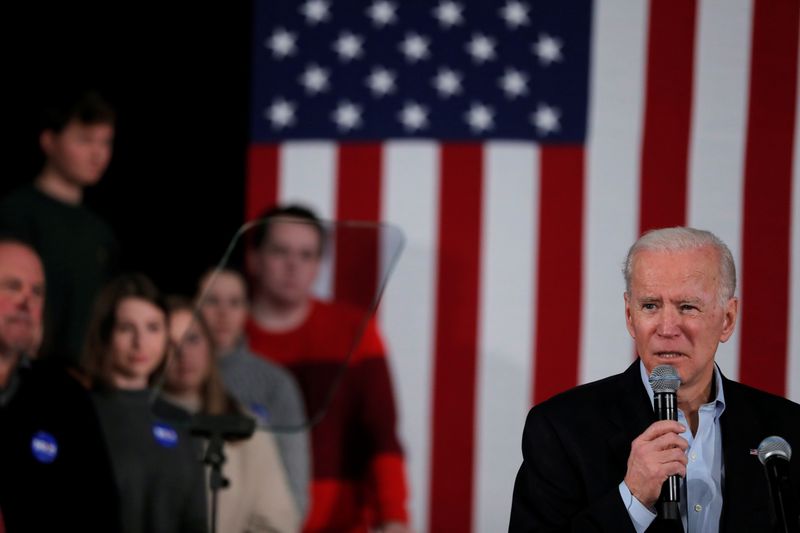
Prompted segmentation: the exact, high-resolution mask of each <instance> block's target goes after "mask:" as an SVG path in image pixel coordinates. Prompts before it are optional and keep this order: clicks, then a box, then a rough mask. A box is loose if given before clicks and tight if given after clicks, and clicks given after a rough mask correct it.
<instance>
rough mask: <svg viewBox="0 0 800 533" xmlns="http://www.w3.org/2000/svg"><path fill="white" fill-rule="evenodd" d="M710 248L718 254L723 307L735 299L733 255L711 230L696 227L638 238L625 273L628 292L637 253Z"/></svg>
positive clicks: (649, 232) (656, 232) (623, 269)
mask: <svg viewBox="0 0 800 533" xmlns="http://www.w3.org/2000/svg"><path fill="white" fill-rule="evenodd" d="M706 246H710V247H711V248H714V249H715V250H716V251H717V253H718V254H719V269H720V277H719V290H718V294H719V298H720V302H721V303H722V304H724V303H725V302H727V301H728V300H729V299H730V298H732V297H733V295H734V293H735V292H736V265H735V264H734V262H733V255H732V254H731V251H730V249H729V248H728V246H727V245H726V244H725V243H724V242H722V240H720V238H719V237H717V236H716V235H714V234H713V233H711V232H710V231H706V230H700V229H695V228H686V227H679V226H678V227H674V228H662V229H656V230H651V231H648V232H647V233H645V234H644V235H642V236H641V237H639V239H638V240H637V241H636V242H635V243H633V246H631V248H630V250H628V256H627V257H626V258H625V264H624V266H623V268H622V274H623V275H624V276H625V291H626V292H627V293H628V294H630V292H631V276H632V275H633V260H634V259H635V257H636V254H637V253H639V252H641V251H643V250H652V251H657V252H678V251H682V250H693V249H696V248H705V247H706Z"/></svg>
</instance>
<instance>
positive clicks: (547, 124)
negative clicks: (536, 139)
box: [531, 103, 561, 135]
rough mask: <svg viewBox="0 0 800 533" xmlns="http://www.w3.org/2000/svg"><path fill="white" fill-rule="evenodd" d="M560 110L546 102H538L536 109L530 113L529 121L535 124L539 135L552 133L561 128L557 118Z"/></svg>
mask: <svg viewBox="0 0 800 533" xmlns="http://www.w3.org/2000/svg"><path fill="white" fill-rule="evenodd" d="M560 118H561V111H559V110H558V109H556V108H555V107H550V106H549V105H547V104H541V103H540V104H539V105H538V107H537V108H536V111H535V112H534V113H533V114H532V115H531V122H533V125H534V126H536V129H537V130H538V131H539V134H540V135H547V134H548V133H554V132H557V131H558V130H560V129H561V125H560V124H559V119H560Z"/></svg>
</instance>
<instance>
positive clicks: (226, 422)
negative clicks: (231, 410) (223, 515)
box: [189, 414, 256, 533]
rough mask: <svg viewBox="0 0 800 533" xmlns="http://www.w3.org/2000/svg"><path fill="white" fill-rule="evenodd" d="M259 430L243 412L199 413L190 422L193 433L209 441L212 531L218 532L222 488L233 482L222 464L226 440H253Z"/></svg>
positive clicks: (206, 455)
mask: <svg viewBox="0 0 800 533" xmlns="http://www.w3.org/2000/svg"><path fill="white" fill-rule="evenodd" d="M255 429H256V423H255V420H253V419H252V418H250V417H249V416H246V415H243V414H226V415H205V414H196V415H194V416H193V417H192V419H191V421H190V422H189V431H190V432H191V434H192V435H195V436H198V437H203V438H205V439H207V440H208V445H207V446H206V451H205V453H204V454H203V464H205V465H208V466H209V468H210V469H211V472H210V475H209V480H208V484H209V489H210V490H211V533H216V531H217V513H218V497H219V491H220V490H221V489H224V488H227V487H228V486H229V485H230V481H229V480H228V479H227V478H225V476H224V475H223V474H222V465H224V464H225V460H226V458H225V450H224V448H225V441H238V440H244V439H249V438H250V437H251V436H252V435H253V432H254V431H255Z"/></svg>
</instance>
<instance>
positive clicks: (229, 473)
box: [163, 393, 302, 533]
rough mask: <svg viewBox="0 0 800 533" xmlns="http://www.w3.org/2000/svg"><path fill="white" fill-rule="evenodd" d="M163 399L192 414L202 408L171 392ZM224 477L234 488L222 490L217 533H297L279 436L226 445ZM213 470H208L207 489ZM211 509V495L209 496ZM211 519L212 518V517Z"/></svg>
mask: <svg viewBox="0 0 800 533" xmlns="http://www.w3.org/2000/svg"><path fill="white" fill-rule="evenodd" d="M163 397H164V398H165V399H166V400H167V401H169V402H172V403H173V404H175V405H178V406H180V407H182V408H184V409H186V410H187V411H189V412H192V413H193V412H197V410H198V405H196V403H195V402H193V401H191V400H188V399H186V398H181V397H178V396H175V395H172V394H169V393H164V394H163ZM224 452H225V459H226V461H225V464H224V465H223V466H222V474H223V475H224V476H225V478H227V479H228V481H230V485H229V486H228V487H227V488H225V489H222V490H220V491H219V500H218V508H217V533H266V532H269V533H295V532H298V531H300V527H301V526H302V524H301V518H300V514H299V511H298V509H297V503H296V502H295V499H294V497H293V496H292V493H291V489H290V487H289V478H288V476H287V474H286V469H285V467H284V465H283V461H282V460H281V456H280V453H279V452H278V446H277V444H276V443H275V437H274V436H273V435H272V433H269V432H266V431H264V430H256V432H255V433H254V434H253V436H252V437H250V438H249V439H247V440H244V441H239V442H233V443H226V444H225V449H224ZM209 474H210V471H209V469H208V468H206V487H208V486H209V484H208V476H209ZM208 497H209V501H208V509H209V514H210V510H211V493H210V491H209V494H208ZM209 520H210V517H209Z"/></svg>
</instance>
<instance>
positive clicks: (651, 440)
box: [625, 420, 689, 508]
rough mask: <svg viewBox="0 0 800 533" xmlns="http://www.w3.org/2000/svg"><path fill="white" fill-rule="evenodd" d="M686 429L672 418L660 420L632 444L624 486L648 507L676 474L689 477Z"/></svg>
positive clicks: (652, 504)
mask: <svg viewBox="0 0 800 533" xmlns="http://www.w3.org/2000/svg"><path fill="white" fill-rule="evenodd" d="M685 430H686V428H684V427H683V426H682V425H681V424H679V423H677V422H674V421H672V420H661V421H659V422H656V423H654V424H653V425H651V426H650V427H649V428H647V429H646V430H645V431H644V433H642V434H641V435H639V436H638V437H636V439H635V440H634V441H633V442H632V443H631V454H630V455H629V456H628V471H627V472H626V473H625V485H627V486H628V490H630V491H631V494H633V496H634V497H635V498H636V499H637V500H639V501H640V502H642V504H644V505H645V506H647V507H649V508H652V507H653V506H654V505H655V503H656V500H658V496H659V494H661V486H662V485H663V484H664V482H665V481H666V480H667V478H668V477H669V476H671V475H673V474H678V475H680V476H681V477H686V464H687V462H688V460H687V459H686V454H685V452H686V450H687V449H688V448H689V443H688V442H686V439H684V438H683V437H681V436H680V434H681V433H683V432H684V431H685Z"/></svg>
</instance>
